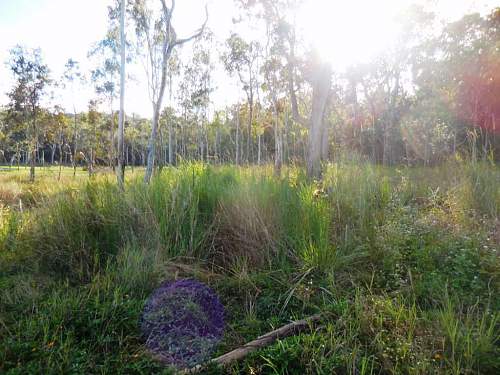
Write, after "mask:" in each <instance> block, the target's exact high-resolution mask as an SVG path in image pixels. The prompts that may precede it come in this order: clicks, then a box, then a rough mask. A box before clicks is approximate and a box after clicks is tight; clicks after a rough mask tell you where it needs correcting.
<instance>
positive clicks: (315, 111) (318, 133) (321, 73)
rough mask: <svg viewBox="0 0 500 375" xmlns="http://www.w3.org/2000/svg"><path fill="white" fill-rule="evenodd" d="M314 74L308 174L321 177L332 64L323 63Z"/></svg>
mask: <svg viewBox="0 0 500 375" xmlns="http://www.w3.org/2000/svg"><path fill="white" fill-rule="evenodd" d="M314 74H315V76H314V79H313V97H312V110H311V119H310V128H309V145H308V159H307V174H308V176H309V178H319V177H321V146H322V137H323V136H324V129H323V126H324V125H323V117H324V113H325V108H326V101H327V99H328V94H329V92H330V84H331V69H330V66H329V65H328V64H326V63H323V64H322V65H321V66H320V67H318V69H317V71H316V72H315V73H314Z"/></svg>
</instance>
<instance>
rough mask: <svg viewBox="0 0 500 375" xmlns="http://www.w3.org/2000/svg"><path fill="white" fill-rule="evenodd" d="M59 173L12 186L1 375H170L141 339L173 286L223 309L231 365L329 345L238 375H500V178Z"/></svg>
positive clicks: (485, 174) (3, 255)
mask: <svg viewBox="0 0 500 375" xmlns="http://www.w3.org/2000/svg"><path fill="white" fill-rule="evenodd" d="M57 176H58V170H57V168H52V169H49V168H44V169H40V170H38V171H37V181H36V182H35V183H34V184H29V183H28V182H27V171H24V170H21V171H17V170H14V169H13V170H12V171H2V172H0V341H1V342H0V372H2V373H7V374H38V373H47V374H52V373H54V374H59V373H61V374H62V373H74V374H93V373H103V374H115V373H126V374H149V373H171V372H172V370H171V369H165V368H162V367H161V366H159V365H158V364H157V363H155V362H154V361H153V360H152V359H151V358H150V357H149V356H148V355H147V354H146V353H145V350H144V347H143V343H142V341H141V339H140V335H139V332H138V324H137V322H138V319H139V315H140V313H141V311H142V307H143V306H144V303H145V300H146V299H147V297H148V296H149V294H150V293H151V291H152V290H153V289H154V288H155V287H156V286H157V285H159V283H160V282H161V281H162V280H165V279H175V278H181V277H195V278H197V279H199V280H201V281H204V282H206V283H207V284H209V285H210V286H211V287H212V288H214V289H215V290H216V291H217V292H218V294H219V296H220V298H221V300H222V302H223V303H224V305H225V306H226V309H227V325H228V327H227V330H226V335H225V338H224V340H223V342H222V343H221V345H220V346H219V348H218V349H217V352H218V353H219V354H221V353H223V352H225V351H228V350H231V349H233V348H235V347H236V346H238V345H241V344H243V343H244V342H246V341H248V340H251V339H253V338H255V337H256V336H258V335H260V334H263V333H265V332H267V331H269V330H271V329H273V328H275V327H277V326H279V325H282V324H284V323H286V322H288V321H289V320H290V319H295V318H303V317H305V316H307V315H310V314H314V313H318V312H321V313H322V316H323V321H322V322H321V325H320V326H319V328H317V329H314V330H313V329H311V330H310V331H308V332H305V333H303V334H301V335H298V336H294V337H290V338H287V339H284V340H280V341H278V342H277V343H276V344H274V345H271V346H270V347H268V348H265V349H262V350H259V351H257V352H255V353H254V354H252V355H251V356H249V357H248V358H246V359H245V360H244V361H242V362H240V363H237V364H234V365H233V366H232V367H230V368H227V369H218V368H210V369H207V370H206V373H213V374H219V373H229V374H240V373H245V374H246V373H253V374H331V373H341V374H380V373H383V374H400V373H408V374H428V373H443V374H472V373H481V374H494V373H498V371H500V361H499V360H498V358H500V347H499V345H500V341H499V339H500V337H499V335H500V334H499V332H500V329H499V328H500V320H499V319H500V315H499V313H498V311H500V293H499V287H500V262H499V250H500V246H499V243H500V224H499V221H498V213H499V206H500V184H499V183H498V182H499V179H500V170H499V169H498V167H496V166H493V165H489V164H480V163H476V164H468V163H465V162H461V161H453V162H449V163H448V164H446V165H442V166H438V167H432V168H420V167H419V168H398V169H397V168H382V167H377V166H373V165H369V164H360V163H350V162H343V163H340V164H333V165H330V166H328V168H327V170H326V172H325V176H324V179H323V180H322V181H321V182H308V181H307V179H306V178H305V176H304V174H303V171H302V170H300V169H299V168H288V169H284V170H283V171H282V175H281V177H276V176H274V174H273V171H272V169H271V168H270V167H258V168H257V167H243V168H235V167H232V166H217V167H214V166H206V165H201V164H185V165H182V166H180V167H179V168H164V169H163V171H162V172H161V174H159V175H157V176H155V178H154V179H153V181H152V183H151V184H150V185H149V186H147V185H144V184H143V183H142V178H141V177H142V176H141V171H140V170H138V169H136V170H135V171H134V173H131V172H130V171H128V177H127V181H126V188H125V192H124V193H121V192H120V191H119V190H118V189H117V187H116V183H115V178H114V176H113V175H107V174H105V173H102V174H99V175H97V176H95V177H93V178H92V179H91V180H89V179H88V176H87V174H86V172H84V171H78V173H77V176H76V177H75V178H73V174H72V170H70V169H69V168H68V169H65V170H63V173H62V177H61V180H60V181H59V182H58V179H57Z"/></svg>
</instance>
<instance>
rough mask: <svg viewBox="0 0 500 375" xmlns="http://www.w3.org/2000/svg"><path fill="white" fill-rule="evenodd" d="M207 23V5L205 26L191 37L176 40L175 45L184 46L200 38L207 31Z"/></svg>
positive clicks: (206, 7)
mask: <svg viewBox="0 0 500 375" xmlns="http://www.w3.org/2000/svg"><path fill="white" fill-rule="evenodd" d="M162 1H164V0H162ZM207 22H208V5H207V4H205V22H203V25H201V27H200V29H199V30H198V31H197V32H196V33H195V34H193V35H191V36H190V37H187V38H181V39H176V40H175V41H174V43H173V44H174V45H179V44H184V43H187V42H189V41H190V40H193V39H195V38H198V37H200V36H201V34H203V32H204V31H205V27H206V26H207Z"/></svg>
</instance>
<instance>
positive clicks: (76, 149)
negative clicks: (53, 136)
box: [73, 107, 78, 177]
mask: <svg viewBox="0 0 500 375" xmlns="http://www.w3.org/2000/svg"><path fill="white" fill-rule="evenodd" d="M73 120H74V126H75V128H74V134H73V150H74V152H73V177H75V176H76V158H77V153H78V129H77V122H76V109H75V107H73Z"/></svg>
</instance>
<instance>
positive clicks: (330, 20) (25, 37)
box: [0, 0, 498, 116]
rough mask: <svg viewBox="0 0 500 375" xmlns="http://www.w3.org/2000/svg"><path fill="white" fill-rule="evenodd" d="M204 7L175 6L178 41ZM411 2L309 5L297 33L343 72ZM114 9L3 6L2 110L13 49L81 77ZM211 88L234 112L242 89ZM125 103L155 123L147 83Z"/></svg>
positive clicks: (213, 14)
mask: <svg viewBox="0 0 500 375" xmlns="http://www.w3.org/2000/svg"><path fill="white" fill-rule="evenodd" d="M206 2H207V0H178V1H177V11H176V14H175V16H174V26H175V27H176V28H177V31H178V34H179V35H180V36H182V35H187V34H188V33H190V32H191V31H192V30H194V29H196V28H197V27H198V26H199V25H200V23H201V21H202V20H203V5H204V4H205V3H206ZM233 2H234V1H233V0H208V4H209V13H210V18H209V27H210V28H211V29H212V30H213V31H214V33H215V37H216V39H217V40H218V41H219V42H222V41H223V40H224V39H226V38H227V37H228V36H229V33H230V31H231V30H235V29H236V27H237V26H234V25H233V23H232V19H233V18H235V17H236V16H237V10H236V8H235V6H234V5H233ZM411 2H414V1H411V0H377V1H374V0H364V1H362V0H309V2H308V4H306V5H305V6H304V8H303V9H301V12H300V16H299V17H298V19H299V25H300V27H301V28H303V29H304V34H305V35H306V38H307V39H308V40H310V41H314V43H315V44H316V47H318V49H320V50H321V51H322V52H321V53H322V56H323V57H324V58H326V59H329V60H330V61H332V64H333V65H334V66H335V67H337V68H339V69H340V68H342V67H345V66H346V65H348V64H349V63H353V62H356V61H360V60H366V59H367V58H369V57H370V55H372V54H375V53H377V52H378V51H380V50H381V49H383V48H384V47H385V46H386V45H387V43H389V42H390V40H391V39H392V38H393V37H394V33H395V31H394V30H395V23H394V16H395V15H396V14H397V13H398V12H399V11H400V10H401V9H402V8H403V7H405V6H407V5H408V4H409V3H411ZM419 2H420V3H426V4H429V3H430V4H432V5H433V6H434V7H435V8H434V9H435V10H436V11H437V12H438V14H439V16H440V17H442V18H445V19H449V20H455V19H458V18H460V17H461V16H462V15H463V14H466V13H469V12H472V11H480V12H481V13H486V12H488V11H489V10H490V9H492V8H493V7H494V6H495V5H498V3H497V1H495V0H420V1H419ZM110 3H111V0H0V105H2V104H6V103H7V97H6V95H5V93H6V92H7V91H8V90H9V89H10V87H11V83H12V81H11V74H10V72H9V70H8V69H7V67H6V66H5V65H4V62H6V61H7V59H8V57H9V49H10V48H12V47H13V46H14V45H16V44H21V45H25V46H27V47H40V48H41V49H42V52H43V57H44V60H45V62H46V63H47V64H48V65H49V67H50V69H51V71H52V76H53V78H58V77H60V76H61V74H62V72H63V69H64V68H63V67H64V63H65V62H66V60H67V59H68V58H70V57H71V58H73V59H75V60H77V61H79V62H80V64H81V67H82V70H83V71H88V70H90V69H91V68H92V64H91V63H90V62H88V61H87V52H88V50H89V48H90V46H91V45H92V44H93V43H94V42H96V41H97V40H99V39H101V38H102V37H103V36H104V34H105V31H106V27H107V6H108V5H109V4H110ZM216 63H218V62H216ZM132 70H134V69H132ZM139 72H140V71H139ZM139 74H140V73H139ZM137 78H138V79H140V78H141V77H137ZM213 81H215V82H216V84H217V90H216V91H215V93H214V96H213V101H214V104H215V106H223V105H225V104H229V103H230V102H231V100H232V99H233V98H236V97H238V95H240V94H241V93H240V92H238V90H237V83H236V82H234V80H231V79H229V78H228V77H227V76H225V75H224V74H223V73H222V72H221V71H218V72H216V73H215V77H214V79H213ZM91 96H92V90H91V89H87V90H84V91H82V92H80V93H79V94H78V95H77V99H75V104H76V107H77V110H84V109H85V108H86V106H87V102H88V100H89V99H90V98H91ZM126 98H127V99H126V108H127V112H128V113H131V112H135V113H139V114H141V115H143V116H150V114H151V109H150V107H151V105H150V104H149V100H148V94H147V89H146V86H145V84H144V83H142V84H141V83H139V84H137V83H130V84H129V85H128V87H127V96H126ZM60 101H61V103H62V104H63V105H64V106H65V107H66V108H67V109H68V110H69V109H71V107H72V98H71V95H65V96H64V98H62V99H61V100H60Z"/></svg>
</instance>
